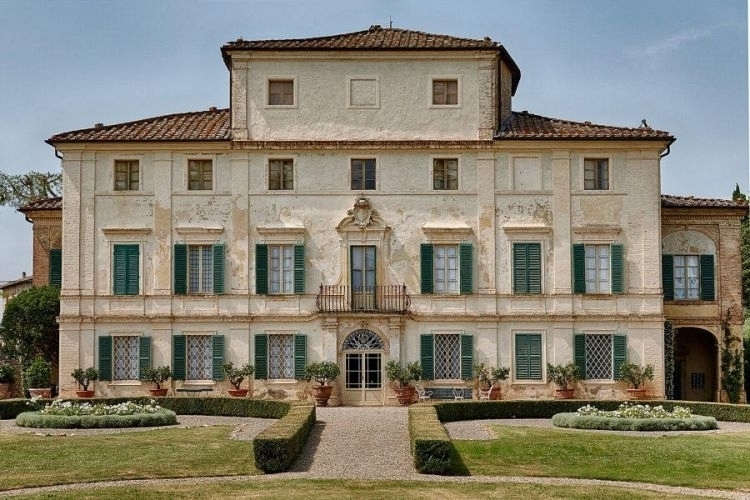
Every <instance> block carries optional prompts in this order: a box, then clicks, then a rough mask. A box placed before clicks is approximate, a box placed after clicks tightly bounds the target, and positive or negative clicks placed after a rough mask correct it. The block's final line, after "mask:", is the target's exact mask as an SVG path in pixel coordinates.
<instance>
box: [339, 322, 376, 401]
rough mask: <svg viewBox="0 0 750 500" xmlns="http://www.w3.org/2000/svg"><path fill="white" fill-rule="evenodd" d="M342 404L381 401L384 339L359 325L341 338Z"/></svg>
mask: <svg viewBox="0 0 750 500" xmlns="http://www.w3.org/2000/svg"><path fill="white" fill-rule="evenodd" d="M343 351H344V404H347V405H382V404H383V341H382V340H380V337H378V335H377V334H376V333H375V332H372V331H370V330H366V329H361V330H357V331H355V332H352V333H350V334H349V336H348V337H347V338H346V340H344V344H343Z"/></svg>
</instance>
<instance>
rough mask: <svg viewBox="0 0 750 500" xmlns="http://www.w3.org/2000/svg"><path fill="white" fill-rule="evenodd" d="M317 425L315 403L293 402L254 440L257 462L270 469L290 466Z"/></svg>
mask: <svg viewBox="0 0 750 500" xmlns="http://www.w3.org/2000/svg"><path fill="white" fill-rule="evenodd" d="M314 425H315V407H314V406H292V407H291V409H290V410H289V413H287V414H286V415H285V416H284V417H282V418H280V419H279V420H278V421H277V422H276V423H275V424H273V425H272V426H271V427H269V428H267V429H266V430H264V431H263V432H261V433H260V434H258V436H256V437H255V439H254V440H253V454H254V456H255V466H256V467H257V468H258V469H260V470H262V471H263V472H268V473H274V472H284V471H286V470H289V467H291V466H292V464H293V463H294V460H295V459H296V458H297V456H298V455H299V453H300V452H301V451H302V448H303V447H304V445H305V442H307V438H308V436H309V435H310V431H312V428H313V426H314Z"/></svg>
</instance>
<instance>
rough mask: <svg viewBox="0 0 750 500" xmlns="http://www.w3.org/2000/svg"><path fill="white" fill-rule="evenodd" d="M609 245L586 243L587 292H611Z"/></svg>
mask: <svg viewBox="0 0 750 500" xmlns="http://www.w3.org/2000/svg"><path fill="white" fill-rule="evenodd" d="M609 249H610V246H609V245H586V246H585V251H586V293H609V292H610V279H609V278H610V271H609V269H610V266H609Z"/></svg>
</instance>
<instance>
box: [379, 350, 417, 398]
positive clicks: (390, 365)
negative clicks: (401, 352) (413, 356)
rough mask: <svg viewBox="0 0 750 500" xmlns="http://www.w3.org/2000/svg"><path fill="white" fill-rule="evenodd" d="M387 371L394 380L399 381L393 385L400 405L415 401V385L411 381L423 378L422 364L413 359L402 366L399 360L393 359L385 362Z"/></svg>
mask: <svg viewBox="0 0 750 500" xmlns="http://www.w3.org/2000/svg"><path fill="white" fill-rule="evenodd" d="M385 373H386V375H388V378H389V379H391V381H392V382H398V385H396V386H394V387H393V391H394V392H395V393H396V399H397V400H398V402H399V404H400V405H403V406H406V405H410V404H412V403H413V402H414V386H413V385H411V382H413V381H415V380H419V379H421V378H422V365H420V364H419V361H412V362H410V363H407V364H406V366H401V364H400V363H399V362H398V361H395V360H391V361H389V362H387V363H386V364H385Z"/></svg>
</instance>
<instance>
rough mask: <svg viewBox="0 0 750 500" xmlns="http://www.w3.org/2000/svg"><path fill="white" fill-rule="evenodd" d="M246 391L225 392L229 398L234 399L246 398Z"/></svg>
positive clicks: (231, 390)
mask: <svg viewBox="0 0 750 500" xmlns="http://www.w3.org/2000/svg"><path fill="white" fill-rule="evenodd" d="M248 391H249V390H248V389H228V390H227V392H228V393H229V395H230V396H232V397H235V398H244V397H247V393H248Z"/></svg>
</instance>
